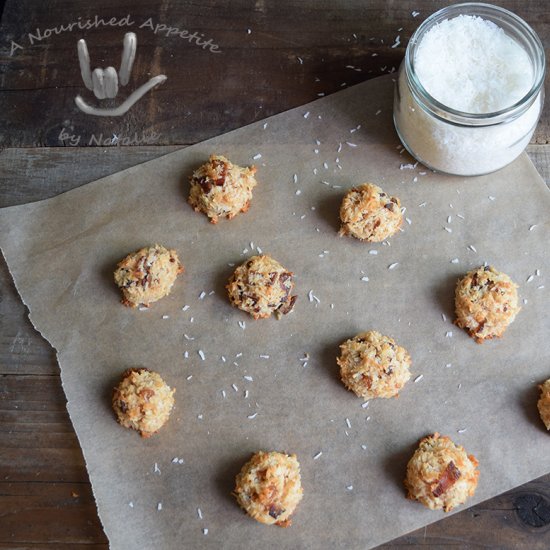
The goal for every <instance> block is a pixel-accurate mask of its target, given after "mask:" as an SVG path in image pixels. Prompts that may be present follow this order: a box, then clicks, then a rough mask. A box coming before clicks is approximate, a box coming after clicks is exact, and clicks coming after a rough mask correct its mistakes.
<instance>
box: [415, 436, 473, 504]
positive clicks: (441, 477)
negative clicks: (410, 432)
mask: <svg viewBox="0 0 550 550" xmlns="http://www.w3.org/2000/svg"><path fill="white" fill-rule="evenodd" d="M477 465H478V461H477V460H476V458H475V457H474V456H473V455H468V454H466V451H465V450H464V448H463V447H461V446H460V445H456V444H455V443H453V442H452V441H451V440H450V439H449V438H448V437H446V436H441V435H439V434H438V433H435V434H433V435H430V436H428V437H425V438H424V439H422V440H421V441H420V444H419V446H418V449H417V450H416V451H415V452H414V454H413V456H412V458H411V459H410V460H409V463H408V465H407V477H406V479H405V487H406V489H407V491H408V494H407V498H410V499H412V500H418V501H419V502H421V503H422V504H424V505H425V506H427V507H428V508H430V509H431V510H440V509H443V510H444V511H445V512H449V511H451V510H452V509H453V508H454V507H455V506H458V505H460V504H463V503H464V502H466V500H467V499H468V497H471V496H472V495H473V494H474V493H475V490H476V487H477V479H478V477H479V470H476V467H477Z"/></svg>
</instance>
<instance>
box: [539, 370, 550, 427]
mask: <svg viewBox="0 0 550 550" xmlns="http://www.w3.org/2000/svg"><path fill="white" fill-rule="evenodd" d="M539 388H540V398H539V402H538V403H537V406H538V409H539V413H540V417H541V419H542V421H543V422H544V425H545V426H546V429H547V430H550V378H549V379H548V380H546V382H544V384H541V385H540V386H539Z"/></svg>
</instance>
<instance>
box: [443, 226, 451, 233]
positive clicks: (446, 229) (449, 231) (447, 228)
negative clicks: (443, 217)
mask: <svg viewBox="0 0 550 550" xmlns="http://www.w3.org/2000/svg"><path fill="white" fill-rule="evenodd" d="M443 229H445V231H447V233H452V232H453V230H452V229H451V228H450V227H444V228H443Z"/></svg>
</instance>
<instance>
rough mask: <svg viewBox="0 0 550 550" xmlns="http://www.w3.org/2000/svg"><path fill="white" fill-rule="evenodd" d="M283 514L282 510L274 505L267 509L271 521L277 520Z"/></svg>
mask: <svg viewBox="0 0 550 550" xmlns="http://www.w3.org/2000/svg"><path fill="white" fill-rule="evenodd" d="M284 513H285V511H284V509H282V508H279V507H278V506H275V505H274V504H272V505H271V506H270V507H269V515H270V516H271V517H272V518H273V519H277V518H278V517H279V516H280V515H281V514H284Z"/></svg>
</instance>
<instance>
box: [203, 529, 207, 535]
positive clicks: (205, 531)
mask: <svg viewBox="0 0 550 550" xmlns="http://www.w3.org/2000/svg"><path fill="white" fill-rule="evenodd" d="M202 534H203V535H208V529H207V528H206V527H205V528H204V529H203V530H202Z"/></svg>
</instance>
